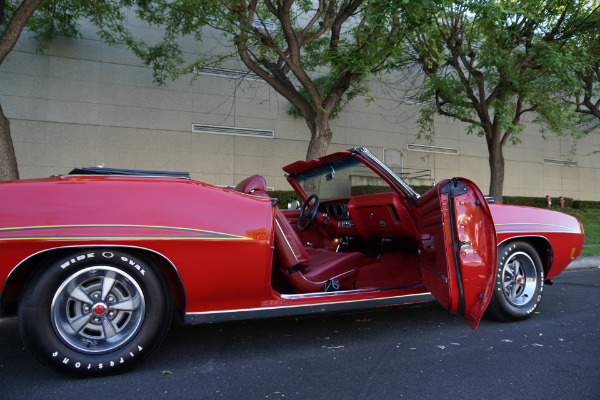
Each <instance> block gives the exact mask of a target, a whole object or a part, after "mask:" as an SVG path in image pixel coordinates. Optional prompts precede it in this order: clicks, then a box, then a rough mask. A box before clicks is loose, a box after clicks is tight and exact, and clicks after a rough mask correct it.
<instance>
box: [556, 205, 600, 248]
mask: <svg viewBox="0 0 600 400" xmlns="http://www.w3.org/2000/svg"><path fill="white" fill-rule="evenodd" d="M560 211H562V212H564V213H566V214H569V215H572V216H574V217H577V218H578V219H579V221H581V224H582V225H583V229H584V231H585V244H600V207H599V208H596V209H575V208H564V209H561V210H560Z"/></svg>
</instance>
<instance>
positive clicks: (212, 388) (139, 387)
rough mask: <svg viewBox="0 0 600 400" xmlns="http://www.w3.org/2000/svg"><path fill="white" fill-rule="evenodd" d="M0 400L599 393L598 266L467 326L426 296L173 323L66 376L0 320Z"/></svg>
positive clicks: (566, 396)
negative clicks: (92, 375)
mask: <svg viewBox="0 0 600 400" xmlns="http://www.w3.org/2000/svg"><path fill="white" fill-rule="evenodd" d="M0 349H1V350H0V399H11V400H13V399H34V398H35V399H38V398H43V399H44V400H51V399H61V400H62V399H71V398H73V399H75V398H77V399H85V398H91V397H93V398H148V399H161V398H163V399H244V400H246V399H274V398H276V399H281V398H287V399H290V398H291V399H302V400H304V399H391V398H393V399H400V398H405V399H419V400H423V399H436V400H438V399H485V400H493V399H502V400H505V399H561V400H570V399H577V400H582V399H593V400H596V399H599V398H600V271H599V270H597V269H588V270H569V271H566V272H564V273H562V274H561V275H560V276H558V277H556V278H555V279H554V284H553V285H547V286H545V288H544V299H543V300H542V302H541V304H540V307H539V308H538V310H537V311H536V313H535V315H533V317H532V318H530V319H528V320H526V321H521V322H517V323H500V322H496V321H490V320H482V322H481V324H480V326H479V329H478V330H477V331H474V330H472V329H470V328H469V327H468V326H467V324H465V323H464V322H463V321H462V320H461V319H460V318H459V317H457V316H455V315H450V314H448V313H447V312H446V311H445V310H443V309H442V308H441V307H440V306H439V305H437V304H435V303H433V304H431V305H427V306H420V307H414V308H392V309H389V308H388V309H384V310H381V311H374V312H362V313H351V314H341V315H333V316H318V317H311V318H298V319H284V320H258V321H250V322H243V323H242V322H237V323H226V324H212V325H211V324H209V325H197V326H185V327H182V326H173V327H172V329H171V331H170V332H169V335H168V336H167V338H166V340H165V342H164V343H163V345H162V346H161V348H160V349H159V350H158V351H157V353H156V354H154V355H153V356H152V357H150V358H149V359H148V360H146V361H145V362H144V363H143V364H142V365H140V366H139V367H138V368H136V369H134V370H132V371H130V372H127V373H124V374H122V375H118V376H113V377H106V378H96V379H72V378H67V377H64V376H62V375H58V374H56V373H54V372H52V371H50V370H49V369H47V368H46V367H44V366H42V365H40V364H39V363H38V362H36V361H35V360H34V358H33V357H32V356H31V355H30V354H29V353H28V352H27V351H26V350H25V349H24V348H23V346H22V344H21V341H20V339H19V334H18V328H17V324H16V320H15V319H5V320H2V321H0Z"/></svg>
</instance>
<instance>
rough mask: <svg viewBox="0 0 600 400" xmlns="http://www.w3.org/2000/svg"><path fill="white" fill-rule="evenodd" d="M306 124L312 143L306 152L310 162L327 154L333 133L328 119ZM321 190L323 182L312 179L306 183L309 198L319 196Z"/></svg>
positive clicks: (319, 119) (318, 119) (316, 119)
mask: <svg viewBox="0 0 600 400" xmlns="http://www.w3.org/2000/svg"><path fill="white" fill-rule="evenodd" d="M306 124H307V125H308V128H309V129H310V132H311V138H310V143H309V144H308V151H307V152H306V160H307V161H310V160H314V159H315V158H319V157H322V156H324V155H326V154H327V149H328V148H329V143H330V142H331V137H332V132H331V128H330V127H329V119H328V118H327V117H322V118H319V117H317V118H315V121H306ZM320 188H321V181H320V180H318V179H311V180H308V181H306V182H304V190H306V193H308V195H309V196H310V195H311V194H316V195H319V190H320Z"/></svg>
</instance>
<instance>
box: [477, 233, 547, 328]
mask: <svg viewBox="0 0 600 400" xmlns="http://www.w3.org/2000/svg"><path fill="white" fill-rule="evenodd" d="M543 290H544V269H543V267H542V262H541V260H540V257H539V255H538V253H537V252H536V251H535V249H534V248H533V247H532V246H531V245H530V244H528V243H525V242H521V241H516V242H510V243H506V244H502V245H500V247H499V248H498V268H497V270H496V282H495V286H494V293H493V295H492V299H491V301H490V304H489V306H488V308H487V311H486V315H487V316H488V317H490V318H493V319H496V320H500V321H516V320H522V319H525V318H528V317H530V316H531V315H532V314H533V312H534V311H535V309H536V308H537V306H538V305H539V304H540V301H541V300H542V292H543Z"/></svg>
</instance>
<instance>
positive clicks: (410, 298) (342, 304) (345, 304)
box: [184, 292, 435, 324]
mask: <svg viewBox="0 0 600 400" xmlns="http://www.w3.org/2000/svg"><path fill="white" fill-rule="evenodd" d="M321 294H323V293H321ZM433 301H435V298H434V297H433V296H432V295H431V293H429V292H426V293H418V294H409V295H402V296H392V297H384V298H375V299H362V300H348V301H342V300H340V301H338V302H324V303H313V304H299V305H286V306H282V305H279V304H274V305H273V306H269V307H260V308H250V309H240V310H223V311H205V312H197V313H186V314H185V316H184V323H185V324H201V323H214V322H227V321H244V320H252V319H260V318H285V317H293V316H307V315H317V314H330V313H336V312H342V311H364V310H368V309H372V308H379V307H391V306H410V305H414V304H418V303H428V302H433Z"/></svg>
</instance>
